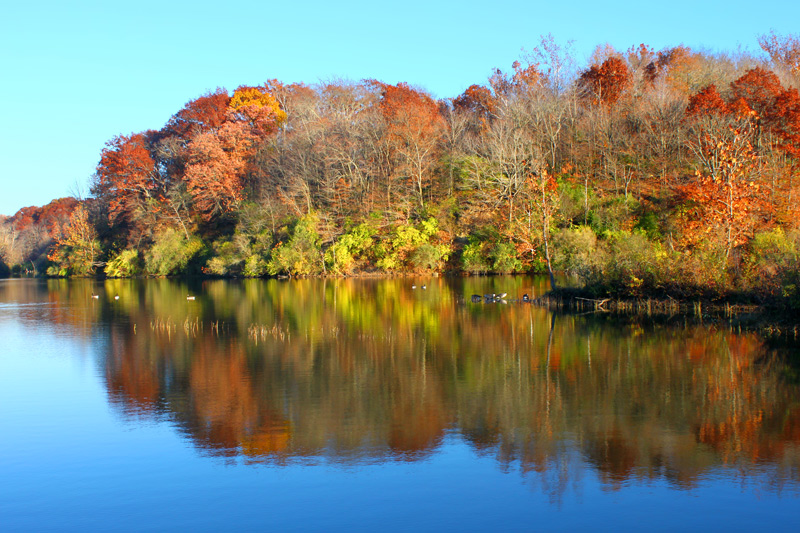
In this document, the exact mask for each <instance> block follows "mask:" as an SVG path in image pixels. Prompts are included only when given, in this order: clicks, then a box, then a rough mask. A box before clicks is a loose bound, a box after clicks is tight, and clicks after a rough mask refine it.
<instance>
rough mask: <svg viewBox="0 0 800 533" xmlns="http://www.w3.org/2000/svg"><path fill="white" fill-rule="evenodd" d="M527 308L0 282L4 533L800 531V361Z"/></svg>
mask: <svg viewBox="0 0 800 533" xmlns="http://www.w3.org/2000/svg"><path fill="white" fill-rule="evenodd" d="M412 283H417V284H418V285H421V284H422V283H427V286H428V287H427V290H425V291H423V290H421V288H418V289H416V290H412V288H411V284H412ZM544 288H545V287H544V285H543V283H542V282H541V281H539V280H532V279H529V278H520V277H514V278H511V277H509V278H479V279H466V280H443V279H428V280H422V279H418V280H413V279H405V280H358V281H354V280H339V281H322V280H307V281H293V282H287V281H275V280H271V281H244V282H226V281H206V282H196V283H188V284H187V283H184V282H175V281H166V280H162V281H120V280H113V281H104V282H95V281H63V280H57V281H52V280H51V281H40V280H5V281H0V428H2V429H0V431H2V433H0V479H1V480H2V483H0V529H2V530H3V531H32V530H35V531H39V530H59V531H64V530H67V531H69V530H72V531H86V530H109V529H111V530H131V531H142V530H167V529H180V530H184V529H194V530H219V529H225V530H250V529H259V530H266V529H271V530H279V531H287V530H322V531H326V530H375V529H377V528H380V529H381V530H410V529H413V530H422V531H439V530H459V531H461V530H540V529H546V530H560V529H561V530H574V529H592V530H614V531H618V530H626V529H644V528H647V529H649V530H657V531H658V530H664V531H667V530H670V531H671V530H675V529H676V528H681V529H685V528H687V527H688V528H690V529H694V530H699V529H713V530H719V529H723V528H725V529H728V530H747V531H749V530H753V529H761V528H763V527H769V528H770V529H771V530H786V531H797V530H799V529H800V385H799V383H800V377H799V376H800V371H799V370H798V366H800V365H798V359H800V357H799V356H798V354H797V353H796V351H794V350H793V349H792V348H787V347H785V346H784V347H774V346H770V345H768V344H766V343H765V342H764V341H763V340H762V339H760V338H759V337H758V336H756V335H753V334H744V333H743V334H740V333H736V332H733V331H730V330H729V329H728V328H723V327H716V328H709V327H704V326H702V325H699V324H690V323H688V322H687V320H686V319H683V318H679V317H673V318H671V319H667V318H664V319H661V320H659V321H652V322H649V323H644V324H643V323H641V322H640V323H631V322H630V321H629V322H628V323H624V322H621V321H619V320H614V319H613V318H612V317H609V316H608V315H584V316H568V315H558V316H556V315H552V314H550V313H548V312H546V311H544V310H542V309H538V308H535V307H532V306H530V305H525V304H522V303H513V302H511V303H508V304H502V303H498V304H485V303H478V304H474V303H471V302H469V296H470V295H471V294H473V293H478V294H484V293H487V292H496V293H500V292H508V293H509V294H510V295H513V296H519V295H521V294H522V293H524V292H527V293H529V294H532V293H537V294H538V293H539V292H540V291H542V290H543V289H544ZM93 293H95V294H97V295H98V296H99V298H97V299H93V298H92V297H91V295H92V294H93ZM189 294H191V295H194V296H196V299H195V300H191V301H190V300H187V298H186V297H187V295H189ZM115 296H118V297H119V298H118V299H115ZM465 297H466V302H465Z"/></svg>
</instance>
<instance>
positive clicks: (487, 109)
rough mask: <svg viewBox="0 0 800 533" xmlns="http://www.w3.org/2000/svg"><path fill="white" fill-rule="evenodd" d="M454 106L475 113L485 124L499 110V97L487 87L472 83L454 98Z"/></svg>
mask: <svg viewBox="0 0 800 533" xmlns="http://www.w3.org/2000/svg"><path fill="white" fill-rule="evenodd" d="M453 107H454V108H456V109H458V110H459V111H466V112H468V113H471V114H473V115H475V116H476V117H477V118H478V119H479V120H480V121H481V123H482V124H484V125H485V124H486V123H487V122H488V121H489V120H490V119H491V118H492V116H494V114H495V113H496V112H497V98H495V96H494V95H493V94H492V91H490V90H489V89H487V88H486V87H482V86H480V85H470V86H469V87H467V90H466V91H464V92H463V93H462V94H461V95H460V96H458V97H457V98H456V99H454V100H453Z"/></svg>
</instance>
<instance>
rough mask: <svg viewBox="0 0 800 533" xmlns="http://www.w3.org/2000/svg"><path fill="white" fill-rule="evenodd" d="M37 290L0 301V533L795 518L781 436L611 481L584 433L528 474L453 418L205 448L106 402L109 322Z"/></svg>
mask: <svg viewBox="0 0 800 533" xmlns="http://www.w3.org/2000/svg"><path fill="white" fill-rule="evenodd" d="M5 283H37V282H26V281H9V282H5ZM47 293H48V291H40V292H36V293H35V294H37V295H39V296H41V297H42V298H41V299H42V300H44V301H38V302H29V301H26V302H23V301H19V300H17V301H13V299H12V301H8V300H9V299H11V297H10V296H8V295H6V301H4V302H3V304H2V306H0V339H2V341H0V342H2V348H0V428H2V437H1V438H0V478H2V483H0V529H2V530H3V531H87V530H114V531H147V530H158V531H163V530H198V531H205V530H279V531H295V530H297V531H308V530H312V531H334V530H339V531H341V530H347V531H353V530H355V531H360V530H363V531H374V530H376V529H380V530H388V531H408V530H415V531H443V530H444V531H448V530H449V531H482V530H504V531H530V530H570V531H571V530H576V529H582V530H586V529H591V530H600V531H603V530H608V531H611V530H614V531H618V530H638V529H647V530H652V531H673V530H676V529H691V530H700V529H709V530H721V529H725V530H730V531H751V530H754V529H761V528H764V527H769V529H770V530H773V531H797V530H798V528H800V499H799V497H800V483H798V479H800V472H798V469H797V465H798V462H799V461H798V452H800V449H798V446H797V443H796V442H794V441H787V442H786V443H785V449H784V451H783V455H781V456H780V461H763V462H761V463H758V462H756V463H754V464H750V465H746V468H742V467H741V465H737V464H725V462H724V461H719V460H710V459H708V460H705V461H706V462H705V463H704V464H705V465H707V466H705V467H704V468H699V469H696V471H697V472H699V474H698V475H697V476H696V477H695V478H694V479H693V480H692V482H691V483H688V484H684V485H682V484H680V483H675V482H674V480H671V478H670V474H669V472H667V471H666V470H665V471H664V472H663V473H661V474H656V475H652V473H651V474H647V473H646V472H644V471H640V470H641V467H640V466H635V467H634V468H633V469H632V470H631V472H630V475H628V476H626V477H625V478H624V479H619V480H617V481H616V482H615V483H610V482H609V481H608V479H607V478H605V479H604V478H603V476H602V474H601V473H600V471H599V470H597V469H596V468H593V467H592V466H591V464H590V461H589V460H588V459H587V456H586V454H585V453H584V452H583V451H582V450H584V449H585V447H582V445H581V441H582V439H585V436H580V435H570V434H568V433H564V434H563V435H562V436H561V437H560V439H559V440H558V451H557V452H553V453H550V454H549V455H548V457H547V458H546V459H544V460H543V461H542V462H541V463H540V467H539V468H538V470H539V471H537V469H536V468H529V467H528V466H525V464H523V462H520V461H517V460H515V459H514V458H511V459H508V460H504V459H502V458H501V456H502V451H501V450H499V449H498V448H497V447H496V446H487V447H485V448H479V447H476V446H474V445H472V444H470V443H469V442H467V441H466V440H465V439H464V437H463V436H462V435H463V432H462V431H461V429H462V428H460V427H459V422H458V416H455V417H454V419H455V421H453V422H450V423H449V427H448V428H447V429H446V431H445V432H444V434H443V435H442V436H441V438H440V439H439V440H438V441H437V444H436V445H435V446H433V447H428V448H427V449H426V450H425V451H424V453H422V454H420V455H414V456H408V455H402V454H392V453H383V452H381V451H380V450H378V451H376V449H375V447H376V446H377V447H378V448H380V446H381V445H380V444H376V443H375V442H371V443H364V446H363V449H362V448H359V446H358V445H355V446H354V448H353V449H348V450H341V449H339V448H340V447H341V444H337V443H334V442H330V443H329V444H328V445H327V446H322V447H320V448H318V449H315V450H313V453H299V452H298V453H292V452H291V450H292V449H293V448H292V444H291V443H290V444H289V448H288V449H289V450H290V451H289V452H288V453H283V454H282V455H281V454H278V455H280V457H278V455H275V456H269V457H266V458H265V457H260V458H259V457H253V456H252V455H250V456H248V455H246V454H243V453H236V452H235V451H234V452H232V453H222V454H220V453H213V452H209V450H208V449H206V448H204V447H203V446H202V445H201V444H199V443H198V440H197V439H196V438H192V435H191V434H190V432H188V430H187V426H186V424H185V423H184V422H182V421H181V420H180V417H179V416H178V415H174V414H173V413H171V412H170V411H169V410H168V409H164V410H160V411H158V412H144V413H137V412H136V411H135V410H130V409H128V410H126V409H124V408H121V407H120V405H118V403H117V402H115V401H112V398H111V397H110V393H109V390H108V379H107V376H108V370H107V364H106V359H107V357H108V353H109V351H110V350H112V349H113V348H112V345H113V342H114V340H113V336H112V335H111V334H110V331H111V329H112V328H113V326H114V324H115V323H116V322H115V319H114V318H113V317H111V318H109V316H103V317H101V318H99V319H98V320H97V322H96V323H94V324H92V323H90V322H87V319H86V315H85V314H84V313H82V311H81V310H82V309H83V308H84V306H87V307H88V306H91V305H93V304H92V302H82V301H79V300H78V299H74V300H72V299H68V300H67V301H66V302H64V301H61V302H55V303H54V302H49V301H46V300H47ZM56 315H57V316H58V317H59V318H58V319H55V318H54V317H55V316H56ZM70 317H71V318H70ZM137 333H138V332H137ZM166 342H169V341H166ZM223 344H224V342H223ZM595 365H597V363H595ZM287 412H292V409H287ZM587 416H590V415H587ZM293 423H294V424H295V426H296V427H300V425H301V421H293ZM298 431H299V430H298ZM295 438H299V437H294V436H293V437H292V439H295ZM676 446H680V444H676ZM698 461H701V459H698ZM779 463H783V465H781V464H779ZM787 464H789V468H788V470H787V468H786V465H787ZM787 472H788V473H787Z"/></svg>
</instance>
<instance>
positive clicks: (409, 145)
mask: <svg viewBox="0 0 800 533" xmlns="http://www.w3.org/2000/svg"><path fill="white" fill-rule="evenodd" d="M380 87H381V89H382V97H381V101H380V104H379V107H380V110H381V113H382V115H383V118H384V120H385V122H386V126H387V129H386V140H387V142H388V145H389V149H390V151H391V152H392V153H393V154H394V156H395V158H396V159H397V161H398V162H399V165H398V169H399V170H400V172H402V173H403V174H405V176H407V177H408V178H409V180H410V181H411V183H412V184H413V188H414V191H415V194H416V195H417V199H418V200H419V202H420V205H424V194H425V189H426V187H427V185H428V184H429V182H430V180H431V171H432V168H433V166H434V164H435V161H436V152H437V148H438V145H439V141H440V140H441V136H442V133H443V132H444V129H445V128H446V123H445V121H444V118H443V117H442V115H441V114H440V112H439V106H438V105H437V104H436V101H435V100H434V99H433V98H431V97H430V96H428V95H427V94H425V93H423V92H420V91H417V90H415V89H413V88H411V87H410V86H409V85H407V84H405V83H399V84H397V85H386V84H380Z"/></svg>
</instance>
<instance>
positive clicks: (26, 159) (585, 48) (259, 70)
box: [0, 0, 800, 215]
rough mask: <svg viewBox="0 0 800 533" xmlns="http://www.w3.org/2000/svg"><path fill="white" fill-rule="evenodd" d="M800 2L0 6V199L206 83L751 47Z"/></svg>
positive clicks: (5, 203)
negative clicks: (547, 52)
mask: <svg viewBox="0 0 800 533" xmlns="http://www.w3.org/2000/svg"><path fill="white" fill-rule="evenodd" d="M770 29H774V30H775V31H776V32H777V33H779V34H788V33H797V32H798V31H800V2H798V1H797V0H777V1H770V2H753V1H752V0H749V1H746V2H745V1H739V0H733V1H728V2H719V1H704V0H691V1H688V0H672V1H669V2H664V3H654V2H646V1H645V2H643V1H639V2H629V1H621V0H605V1H602V2H601V1H597V0H592V1H584V0H572V1H558V0H548V1H540V0H530V1H522V0H493V1H482V2H472V1H470V0H460V1H449V0H448V1H441V2H439V1H436V0H406V1H405V2H376V1H369V2H365V1H347V0H340V1H339V2H331V1H330V0H326V1H316V0H306V1H298V2H292V1H290V0H283V1H280V2H270V1H251V0H240V1H236V2H230V3H226V2H220V1H219V0H218V1H215V2H208V1H205V0H193V1H184V0H180V1H171V0H158V1H154V0H139V1H136V2H118V1H114V0H96V1H70V0H57V1H56V0H38V1H36V2H22V1H15V2H12V1H9V2H4V5H3V8H2V11H0V76H2V78H0V79H2V83H0V213H2V214H7V215H10V214H13V213H14V212H16V211H17V210H18V209H19V208H21V207H24V206H28V205H44V204H46V203H47V202H49V201H50V200H52V199H54V198H58V197H61V196H66V195H68V194H70V193H71V192H73V191H75V188H76V185H77V186H79V187H82V188H83V189H84V190H85V189H86V188H87V187H88V183H89V179H90V177H91V175H92V173H93V172H94V168H95V166H96V164H97V161H98V159H99V154H100V150H101V149H102V148H103V145H104V143H105V142H106V141H108V140H109V139H111V138H112V137H113V136H114V135H117V134H129V133H132V132H138V131H143V130H147V129H159V128H161V127H162V126H163V125H164V123H165V122H166V121H167V120H168V119H169V117H170V116H171V115H172V114H173V113H175V112H177V111H178V110H179V109H180V108H181V107H182V106H183V105H184V104H185V103H186V102H187V101H189V100H191V99H193V98H196V97H198V96H200V95H202V94H203V93H205V92H206V91H208V90H213V89H214V88H216V87H225V88H227V89H229V90H233V89H235V88H236V87H238V86H239V85H243V84H249V85H255V84H259V83H262V82H264V81H266V80H267V79H270V78H277V79H279V80H281V81H283V82H287V83H289V82H304V83H309V84H313V83H315V82H317V81H320V80H325V79H330V78H334V77H339V78H348V79H353V80H359V79H364V78H376V79H379V80H381V81H385V82H388V83H397V82H400V81H405V82H408V83H410V84H412V85H415V86H420V87H423V88H425V89H427V90H429V91H430V92H431V93H432V94H433V95H434V96H436V97H439V98H447V97H454V96H457V95H458V94H460V93H461V92H462V91H463V90H464V89H465V88H467V87H468V86H469V85H471V84H473V83H484V82H485V81H486V79H487V77H488V76H489V75H490V73H491V70H492V68H493V67H499V68H501V69H503V70H508V69H509V68H510V65H511V63H512V62H513V61H514V60H516V59H519V58H520V56H521V51H522V49H523V48H525V49H531V48H533V47H534V46H536V44H537V42H538V40H539V36H540V35H542V34H547V33H552V34H553V36H554V37H555V38H556V40H557V41H559V42H561V43H565V42H566V41H568V40H574V41H575V43H574V50H575V52H576V56H577V60H578V63H579V65H580V66H584V65H585V62H586V59H587V58H588V57H589V55H590V54H591V52H592V50H593V49H594V47H595V46H597V45H599V44H603V43H606V42H607V43H609V44H611V45H612V46H614V47H615V48H617V49H619V50H625V49H627V48H628V47H630V46H632V45H638V44H639V43H645V44H648V45H650V46H652V47H653V48H655V49H656V50H659V49H661V48H664V47H667V46H675V45H678V44H685V45H687V46H690V47H692V48H702V49H705V50H709V51H731V52H734V51H736V50H737V49H739V47H741V48H743V49H745V50H750V51H752V52H759V53H760V50H759V48H758V44H757V41H756V38H757V36H758V35H761V34H764V33H767V32H769V31H770Z"/></svg>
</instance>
